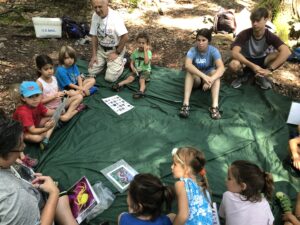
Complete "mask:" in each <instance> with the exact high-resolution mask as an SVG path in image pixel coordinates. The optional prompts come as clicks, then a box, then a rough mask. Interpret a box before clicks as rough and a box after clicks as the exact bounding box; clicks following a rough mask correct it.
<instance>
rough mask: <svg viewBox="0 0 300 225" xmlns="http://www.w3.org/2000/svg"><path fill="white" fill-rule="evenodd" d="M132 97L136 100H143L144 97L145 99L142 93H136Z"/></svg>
mask: <svg viewBox="0 0 300 225" xmlns="http://www.w3.org/2000/svg"><path fill="white" fill-rule="evenodd" d="M132 97H133V98H135V99H139V98H143V97H145V93H144V92H142V91H137V92H136V93H134V94H133V95H132Z"/></svg>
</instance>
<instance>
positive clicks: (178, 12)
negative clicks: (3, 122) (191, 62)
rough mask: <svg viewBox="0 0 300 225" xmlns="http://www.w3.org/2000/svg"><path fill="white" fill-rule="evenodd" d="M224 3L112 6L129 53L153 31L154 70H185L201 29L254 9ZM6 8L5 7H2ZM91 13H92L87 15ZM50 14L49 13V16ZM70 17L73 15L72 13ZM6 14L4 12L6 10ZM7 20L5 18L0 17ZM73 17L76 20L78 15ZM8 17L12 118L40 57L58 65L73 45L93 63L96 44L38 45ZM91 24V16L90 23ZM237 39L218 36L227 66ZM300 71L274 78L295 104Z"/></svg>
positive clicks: (0, 96) (5, 65)
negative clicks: (227, 11) (219, 17)
mask: <svg viewBox="0 0 300 225" xmlns="http://www.w3.org/2000/svg"><path fill="white" fill-rule="evenodd" d="M237 2H240V3H236V1H226V0H225V1H221V0H215V1H213V0H206V1H197V0H187V1H176V2H175V1H173V0H161V5H160V6H161V9H162V12H163V15H161V13H159V11H158V10H157V7H156V6H155V5H148V6H143V7H139V8H137V9H130V8H128V7H124V6H122V5H119V4H114V5H112V8H115V9H118V10H119V12H120V14H121V15H122V16H123V18H124V20H125V22H126V26H127V28H128V31H129V36H130V40H129V43H128V45H127V48H128V51H129V52H131V51H132V50H133V49H134V36H135V35H136V34H137V33H138V32H139V31H141V30H143V31H147V32H148V33H149V34H150V37H151V49H152V52H153V60H152V64H153V65H158V66H163V67H169V68H175V69H182V68H183V63H184V58H185V54H186V52H187V51H188V49H189V48H190V47H191V46H192V45H193V43H194V32H193V31H195V30H196V29H199V28H203V27H207V28H210V27H211V26H212V25H213V18H214V15H215V14H216V12H217V11H218V10H219V8H220V7H224V8H233V9H235V10H236V12H239V11H241V10H242V9H243V8H244V7H247V8H249V9H251V8H252V7H253V5H254V4H255V2H252V1H249V0H248V1H237ZM0 6H1V5H0ZM87 10H89V11H91V10H90V9H89V8H88V9H87ZM48 11H49V10H48ZM69 11H70V10H69ZM0 12H1V7H0ZM0 15H1V14H0ZM22 15H23V16H24V17H25V18H28V20H29V21H30V20H31V17H32V16H43V15H47V16H49V13H48V14H47V13H45V11H35V12H33V13H32V12H30V13H29V12H28V13H26V12H23V13H22ZM69 16H70V17H73V18H76V12H74V15H69ZM6 19H7V18H5V16H0V30H1V33H0V108H2V109H4V111H5V112H6V113H7V114H8V115H11V114H12V112H13V111H14V110H15V107H16V104H17V103H18V86H19V84H20V83H21V82H22V81H23V80H36V79H37V75H36V69H35V63H34V59H35V57H36V55H38V54H42V53H43V54H48V55H49V56H50V57H52V58H53V59H54V61H55V63H57V62H58V61H57V58H58V51H59V49H60V47H61V46H63V45H71V46H72V47H74V48H75V50H76V51H77V53H78V56H79V57H80V58H82V59H86V60H89V59H90V56H91V44H90V43H86V44H83V45H81V44H79V43H78V41H77V40H74V39H67V38H65V37H64V38H60V39H38V38H36V37H35V33H34V29H33V26H32V24H31V23H30V25H26V26H24V25H22V24H21V25H20V24H18V23H16V22H14V23H8V24H7V23H2V22H3V21H2V22H1V20H6ZM88 19H89V20H88V21H90V16H89V18H88ZM232 41H233V35H232V34H214V36H213V41H212V44H213V45H215V46H216V47H218V48H219V49H220V51H221V53H222V57H223V60H224V62H225V65H226V63H227V62H228V61H229V59H230V44H231V43H232ZM299 71H300V65H299V64H294V63H288V62H287V63H285V64H284V65H283V66H282V67H281V68H280V69H278V70H276V71H275V72H274V73H273V76H272V80H273V83H274V87H273V88H274V90H275V91H276V92H278V93H280V94H282V95H286V96H289V97H291V98H292V99H295V100H300V72H299ZM223 79H224V80H225V82H231V81H232V79H234V77H233V76H231V74H229V73H228V72H227V73H225V76H224V78H223Z"/></svg>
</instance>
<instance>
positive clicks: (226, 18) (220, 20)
mask: <svg viewBox="0 0 300 225" xmlns="http://www.w3.org/2000/svg"><path fill="white" fill-rule="evenodd" d="M213 28H214V32H215V33H234V31H235V29H236V21H235V16H234V11H233V10H230V9H229V10H227V9H224V8H221V9H220V10H219V12H218V13H217V14H216V15H215V18H214V27H213Z"/></svg>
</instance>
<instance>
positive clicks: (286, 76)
mask: <svg viewBox="0 0 300 225" xmlns="http://www.w3.org/2000/svg"><path fill="white" fill-rule="evenodd" d="M281 76H282V78H284V79H287V80H291V81H294V80H296V79H298V77H297V76H295V74H293V73H291V72H290V71H281Z"/></svg>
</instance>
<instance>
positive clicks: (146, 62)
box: [112, 32, 152, 99]
mask: <svg viewBox="0 0 300 225" xmlns="http://www.w3.org/2000/svg"><path fill="white" fill-rule="evenodd" d="M136 42H137V47H138V48H137V49H136V50H135V51H134V52H133V53H132V55H131V57H130V58H131V62H130V68H131V70H132V73H131V74H130V75H129V77H127V78H126V79H125V80H123V81H121V82H119V83H117V84H114V85H113V86H112V89H113V90H114V91H120V90H121V88H122V87H123V86H124V85H126V84H130V83H132V82H133V81H134V80H135V79H138V80H139V84H140V88H139V91H137V92H136V93H135V94H133V96H132V97H133V98H135V99H138V98H141V97H144V96H145V90H146V81H150V74H151V59H152V52H151V51H150V46H149V44H150V39H149V36H148V34H147V33H145V32H141V33H139V34H138V35H137V37H136Z"/></svg>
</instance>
